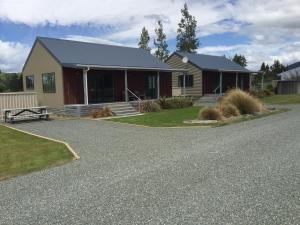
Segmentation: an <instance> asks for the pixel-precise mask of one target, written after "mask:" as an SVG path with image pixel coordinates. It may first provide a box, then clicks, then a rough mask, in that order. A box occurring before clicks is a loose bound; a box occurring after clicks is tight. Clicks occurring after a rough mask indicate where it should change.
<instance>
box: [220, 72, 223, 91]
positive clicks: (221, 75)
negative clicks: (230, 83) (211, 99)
mask: <svg viewBox="0 0 300 225" xmlns="http://www.w3.org/2000/svg"><path fill="white" fill-rule="evenodd" d="M222 83H223V73H222V72H220V95H222V91H223V90H222V89H223V87H222V85H223V84H222Z"/></svg>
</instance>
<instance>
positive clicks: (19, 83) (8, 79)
mask: <svg viewBox="0 0 300 225" xmlns="http://www.w3.org/2000/svg"><path fill="white" fill-rule="evenodd" d="M22 90H23V80H22V75H21V74H20V73H2V72H1V71H0V92H17V91H22Z"/></svg>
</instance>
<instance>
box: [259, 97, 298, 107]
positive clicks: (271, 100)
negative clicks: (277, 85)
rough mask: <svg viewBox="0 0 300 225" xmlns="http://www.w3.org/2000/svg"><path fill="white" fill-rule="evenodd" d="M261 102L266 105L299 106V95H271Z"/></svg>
mask: <svg viewBox="0 0 300 225" xmlns="http://www.w3.org/2000/svg"><path fill="white" fill-rule="evenodd" d="M261 100H262V101H263V102H264V103H266V104H280V105H283V104H300V95H272V96H269V97H265V98H262V99H261Z"/></svg>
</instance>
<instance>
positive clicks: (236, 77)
mask: <svg viewBox="0 0 300 225" xmlns="http://www.w3.org/2000/svg"><path fill="white" fill-rule="evenodd" d="M238 79H239V73H236V74H235V88H236V89H237V88H238Z"/></svg>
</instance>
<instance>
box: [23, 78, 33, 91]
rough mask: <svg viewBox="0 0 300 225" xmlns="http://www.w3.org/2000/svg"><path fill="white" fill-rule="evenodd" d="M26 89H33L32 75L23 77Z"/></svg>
mask: <svg viewBox="0 0 300 225" xmlns="http://www.w3.org/2000/svg"><path fill="white" fill-rule="evenodd" d="M25 83H26V90H34V76H32V75H31V76H26V77H25Z"/></svg>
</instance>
